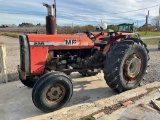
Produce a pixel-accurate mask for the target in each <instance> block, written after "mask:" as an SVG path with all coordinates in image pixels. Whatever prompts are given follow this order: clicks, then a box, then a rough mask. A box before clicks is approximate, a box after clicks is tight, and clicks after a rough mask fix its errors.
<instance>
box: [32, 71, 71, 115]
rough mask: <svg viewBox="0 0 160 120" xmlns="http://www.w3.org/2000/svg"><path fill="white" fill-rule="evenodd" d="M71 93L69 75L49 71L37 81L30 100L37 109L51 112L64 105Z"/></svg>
mask: <svg viewBox="0 0 160 120" xmlns="http://www.w3.org/2000/svg"><path fill="white" fill-rule="evenodd" d="M72 93H73V85H72V82H71V80H70V79H69V77H67V76H66V75H65V74H64V73H61V72H51V73H47V74H45V75H43V76H42V77H41V78H40V79H39V80H38V81H37V83H36V84H35V86H34V88H33V91H32V100H33V103H34V105H35V106H36V107H37V108H38V109H40V110H42V111H44V112H53V111H55V110H58V109H60V108H62V107H63V106H64V105H66V104H67V103H68V102H69V100H70V99H71V96H72Z"/></svg>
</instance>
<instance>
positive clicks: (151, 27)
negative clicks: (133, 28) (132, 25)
mask: <svg viewBox="0 0 160 120" xmlns="http://www.w3.org/2000/svg"><path fill="white" fill-rule="evenodd" d="M155 29H156V28H155V27H153V26H150V27H148V31H155ZM137 30H138V31H146V27H145V26H143V27H139V28H138V29H137Z"/></svg>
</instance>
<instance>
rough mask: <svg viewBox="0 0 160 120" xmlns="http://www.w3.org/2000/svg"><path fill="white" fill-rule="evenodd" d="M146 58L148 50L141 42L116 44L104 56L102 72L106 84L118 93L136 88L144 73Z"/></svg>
mask: <svg viewBox="0 0 160 120" xmlns="http://www.w3.org/2000/svg"><path fill="white" fill-rule="evenodd" d="M148 58H149V57H148V50H147V48H146V45H145V44H144V43H143V42H142V41H140V40H138V39H127V40H124V41H122V42H117V43H116V44H115V45H114V46H113V47H112V48H111V49H110V51H109V52H108V54H107V56H106V61H105V64H104V70H103V71H104V78H105V80H106V83H107V84H108V86H109V87H111V88H112V89H114V90H115V91H118V92H122V91H125V90H129V89H133V88H136V87H137V86H138V85H139V84H140V82H141V80H142V79H143V76H144V75H145V73H146V69H147V63H148Z"/></svg>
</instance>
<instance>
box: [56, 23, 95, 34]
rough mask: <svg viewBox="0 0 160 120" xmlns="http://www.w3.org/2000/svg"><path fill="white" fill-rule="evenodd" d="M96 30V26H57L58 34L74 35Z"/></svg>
mask: <svg viewBox="0 0 160 120" xmlns="http://www.w3.org/2000/svg"><path fill="white" fill-rule="evenodd" d="M95 29H96V27H95V26H92V25H86V26H74V27H71V26H57V31H58V34H74V33H78V32H85V31H94V30H95Z"/></svg>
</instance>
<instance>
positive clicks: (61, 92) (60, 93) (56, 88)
mask: <svg viewBox="0 0 160 120" xmlns="http://www.w3.org/2000/svg"><path fill="white" fill-rule="evenodd" d="M65 93H66V90H65V88H64V86H63V85H60V84H54V85H52V86H51V87H50V88H49V89H48V90H47V92H46V100H47V101H48V102H50V103H51V104H57V103H58V102H60V101H61V100H62V99H63V98H64V96H65Z"/></svg>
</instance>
